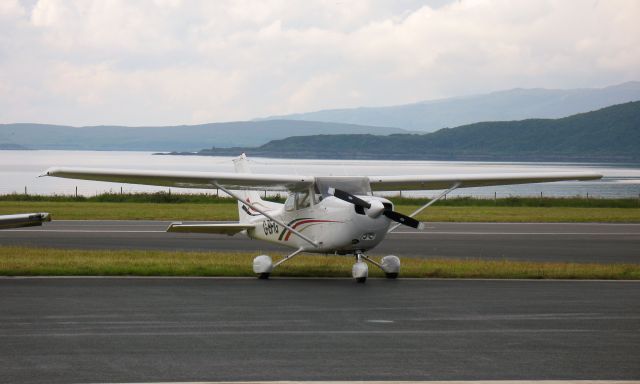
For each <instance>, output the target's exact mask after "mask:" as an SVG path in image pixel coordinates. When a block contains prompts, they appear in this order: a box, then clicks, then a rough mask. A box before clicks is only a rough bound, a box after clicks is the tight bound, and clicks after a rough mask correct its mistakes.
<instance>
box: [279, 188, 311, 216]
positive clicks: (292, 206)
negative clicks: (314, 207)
mask: <svg viewBox="0 0 640 384" xmlns="http://www.w3.org/2000/svg"><path fill="white" fill-rule="evenodd" d="M310 205H311V196H310V193H309V191H303V192H291V193H290V194H289V196H288V197H287V201H285V202H284V209H285V210H286V211H293V210H296V209H304V208H308V207H309V206H310Z"/></svg>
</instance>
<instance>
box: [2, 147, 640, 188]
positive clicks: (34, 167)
mask: <svg viewBox="0 0 640 384" xmlns="http://www.w3.org/2000/svg"><path fill="white" fill-rule="evenodd" d="M231 160H232V158H231V157H209V156H163V155H153V154H152V153H150V152H119V151H0V194H9V193H25V191H26V193H28V194H43V195H53V194H58V195H61V194H62V195H73V194H75V193H76V188H77V193H78V194H79V195H84V196H91V195H96V194H100V193H104V192H116V193H119V192H120V191H122V192H124V193H128V192H157V191H168V190H169V188H167V187H153V186H144V185H132V184H120V183H106V182H95V181H83V180H69V179H61V178H56V177H38V176H39V175H40V174H42V173H43V172H44V171H45V170H46V169H47V168H49V167H53V166H65V167H91V168H120V169H149V170H171V171H211V172H233V163H232V161H231ZM250 162H251V166H252V169H253V171H254V172H255V173H276V174H278V173H280V174H286V175H308V176H341V175H343V176H356V175H357V176H373V175H447V174H460V173H466V174H482V173H496V172H506V173H514V174H518V173H522V172H559V171H592V172H598V173H601V174H603V175H604V178H603V179H602V180H597V181H583V182H556V183H542V184H526V185H513V186H496V187H483V188H466V189H459V190H457V191H454V192H453V193H451V195H450V196H475V197H486V198H493V197H494V196H497V197H506V196H540V194H542V195H543V196H556V197H560V196H565V197H567V196H587V194H588V195H589V196H592V197H609V198H613V197H636V198H637V197H640V164H602V163H529V162H526V163H525V162H523V163H517V162H473V161H390V160H309V159H305V160H298V159H269V158H250ZM185 192H189V193H214V194H215V190H201V189H179V188H171V193H185ZM399 193H400V191H392V192H389V193H387V195H389V194H391V195H398V194H399ZM437 193H438V191H413V192H408V191H403V192H402V195H403V196H434V195H436V194H437Z"/></svg>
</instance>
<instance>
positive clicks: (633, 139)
mask: <svg viewBox="0 0 640 384" xmlns="http://www.w3.org/2000/svg"><path fill="white" fill-rule="evenodd" d="M242 152H245V153H247V154H248V155H250V156H263V157H288V158H334V159H335V158H345V159H407V160H409V159H411V160H504V161H611V162H634V161H636V162H637V161H640V101H638V102H631V103H625V104H620V105H615V106H612V107H607V108H604V109H600V110H598V111H594V112H588V113H582V114H578V115H574V116H570V117H565V118H561V119H529V120H521V121H507V122H486V123H476V124H470V125H465V126H461V127H458V128H445V129H441V130H439V131H437V132H433V133H428V134H422V135H416V134H393V135H389V136H375V135H319V136H307V137H290V138H287V139H283V140H274V141H271V142H269V143H267V144H265V145H262V146H260V147H257V148H223V149H220V148H212V149H207V150H202V151H200V153H198V154H200V155H237V154H239V153H242Z"/></svg>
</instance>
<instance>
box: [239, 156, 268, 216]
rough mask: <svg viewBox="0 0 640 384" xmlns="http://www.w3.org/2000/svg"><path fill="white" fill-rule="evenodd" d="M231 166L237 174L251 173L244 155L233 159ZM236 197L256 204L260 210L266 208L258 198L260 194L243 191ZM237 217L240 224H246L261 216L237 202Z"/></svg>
mask: <svg viewBox="0 0 640 384" xmlns="http://www.w3.org/2000/svg"><path fill="white" fill-rule="evenodd" d="M233 164H234V166H235V168H236V172H237V173H251V169H250V168H249V160H247V156H246V155H245V154H244V153H243V154H242V155H240V156H239V157H237V158H235V159H233ZM238 195H240V197H242V199H243V200H244V201H246V202H248V203H251V204H257V205H258V206H259V207H260V208H263V207H264V208H266V206H265V204H263V200H262V199H261V198H260V193H259V192H258V191H250V190H246V189H245V190H240V191H238ZM238 216H239V217H240V223H248V222H249V221H250V220H251V218H252V217H257V216H261V214H260V213H259V212H256V211H254V210H253V209H251V208H249V207H248V206H247V205H245V204H242V203H241V202H239V201H238Z"/></svg>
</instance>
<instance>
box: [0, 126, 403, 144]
mask: <svg viewBox="0 0 640 384" xmlns="http://www.w3.org/2000/svg"><path fill="white" fill-rule="evenodd" d="M403 132H407V131H404V130H402V129H398V128H384V127H366V126H361V125H353V124H341V123H322V122H308V121H292V120H284V121H281V120H270V121H244V122H232V123H213V124H202V125H181V126H169V127H120V126H97V127H82V128H74V127H69V126H61V125H46V124H0V143H6V144H5V145H9V144H11V145H14V146H16V145H17V146H26V147H28V148H31V149H72V150H124V151H134V150H135V151H170V150H179V151H195V150H198V149H200V148H202V146H203V145H205V143H206V144H209V145H216V146H221V147H230V146H255V145H261V144H264V143H266V142H268V141H269V140H274V139H282V138H285V137H289V136H305V135H317V134H340V133H373V134H379V135H384V134H390V133H403Z"/></svg>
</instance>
